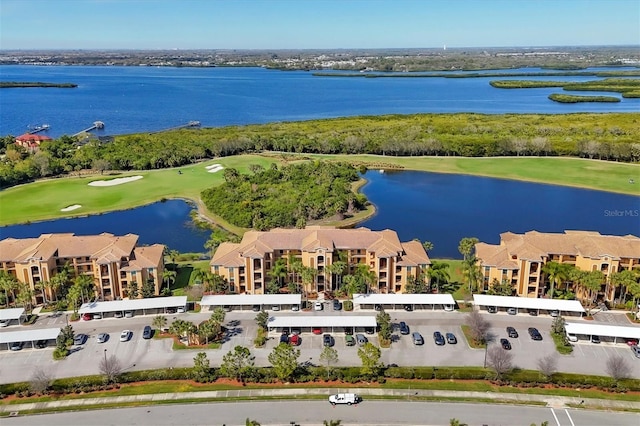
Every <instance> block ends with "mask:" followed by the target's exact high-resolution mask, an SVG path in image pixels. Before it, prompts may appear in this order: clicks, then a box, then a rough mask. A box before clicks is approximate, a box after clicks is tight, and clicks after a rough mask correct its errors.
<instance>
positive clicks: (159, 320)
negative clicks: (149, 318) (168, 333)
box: [151, 315, 167, 330]
mask: <svg viewBox="0 0 640 426" xmlns="http://www.w3.org/2000/svg"><path fill="white" fill-rule="evenodd" d="M151 325H152V326H153V328H155V329H157V330H162V329H163V328H165V327H166V326H167V318H166V317H164V316H162V315H158V316H156V317H155V318H154V319H153V322H152V323H151Z"/></svg>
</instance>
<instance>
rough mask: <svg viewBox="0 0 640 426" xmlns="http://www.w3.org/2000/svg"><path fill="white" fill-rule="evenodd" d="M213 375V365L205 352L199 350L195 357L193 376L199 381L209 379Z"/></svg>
mask: <svg viewBox="0 0 640 426" xmlns="http://www.w3.org/2000/svg"><path fill="white" fill-rule="evenodd" d="M210 377H211V365H210V361H209V358H207V354H206V353H205V352H198V353H197V354H196V356H195V357H194V358H193V378H194V379H195V380H196V381H199V382H205V381H208V380H209V378H210Z"/></svg>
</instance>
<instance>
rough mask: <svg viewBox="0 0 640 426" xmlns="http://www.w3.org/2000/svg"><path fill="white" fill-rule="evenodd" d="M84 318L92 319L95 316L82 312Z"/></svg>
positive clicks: (85, 319) (86, 319)
mask: <svg viewBox="0 0 640 426" xmlns="http://www.w3.org/2000/svg"><path fill="white" fill-rule="evenodd" d="M82 319H83V320H84V321H91V320H92V319H93V316H92V315H91V314H82Z"/></svg>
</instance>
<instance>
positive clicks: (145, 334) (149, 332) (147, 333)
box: [142, 325, 153, 339]
mask: <svg viewBox="0 0 640 426" xmlns="http://www.w3.org/2000/svg"><path fill="white" fill-rule="evenodd" d="M151 337H153V329H152V328H151V327H150V326H148V325H145V326H144V330H142V338H143V339H151Z"/></svg>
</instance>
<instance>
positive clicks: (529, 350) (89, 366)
mask: <svg viewBox="0 0 640 426" xmlns="http://www.w3.org/2000/svg"><path fill="white" fill-rule="evenodd" d="M327 307H328V306H327ZM269 313H270V315H291V314H292V313H291V312H288V311H285V312H282V313H280V312H269ZM371 313H372V312H360V313H348V312H344V311H341V312H333V311H332V310H331V309H330V307H329V308H328V309H326V308H325V310H324V311H320V312H314V311H310V312H299V313H298V314H299V315H318V316H322V315H358V314H363V315H371ZM389 314H390V315H391V319H392V322H393V323H394V324H395V325H396V326H395V327H394V332H393V336H394V339H393V343H392V344H391V347H390V348H388V349H382V358H381V362H382V363H384V364H385V365H388V364H397V365H399V366H419V365H433V366H482V365H483V363H484V356H485V351H484V349H472V348H470V347H469V345H468V343H467V341H466V339H465V337H464V335H463V333H462V329H461V328H460V326H461V325H462V324H463V323H464V321H465V316H466V315H465V314H464V313H461V312H444V311H428V312H420V311H414V312H405V311H392V312H389ZM255 315H256V314H255V312H247V311H242V312H238V311H232V312H228V313H227V315H226V319H225V327H226V328H227V330H228V332H227V335H226V337H225V341H224V342H223V344H222V346H221V348H220V349H207V350H205V352H206V353H207V355H208V357H209V359H210V360H211V365H212V366H216V365H219V364H220V362H221V361H222V357H223V356H224V355H225V354H226V353H227V352H228V351H230V350H232V349H233V347H235V346H236V345H240V346H246V347H248V348H250V349H251V352H252V354H253V355H255V358H256V365H259V366H266V365H269V362H268V359H267V357H268V355H269V353H270V352H271V351H272V349H273V348H274V347H275V346H276V345H278V344H279V342H280V333H278V332H272V333H270V334H269V339H268V340H267V343H266V345H265V347H263V348H255V347H254V345H253V340H254V338H255V336H256V333H257V325H256V323H255V320H254V318H255ZM483 315H484V316H485V318H486V319H487V320H488V321H490V323H491V324H492V327H491V330H490V332H491V333H492V334H493V335H494V336H495V337H496V339H495V340H494V342H492V343H491V345H499V344H500V343H499V339H500V338H508V336H507V332H506V327H507V326H513V327H515V328H516V330H517V331H518V333H519V337H518V338H508V339H509V341H510V343H511V346H512V349H511V353H512V355H513V364H514V365H515V366H517V367H520V368H527V369H537V361H538V359H539V358H541V357H543V356H545V355H548V354H554V353H556V350H555V346H554V344H553V341H552V339H551V336H550V334H549V329H550V326H551V321H552V319H551V318H550V317H544V316H539V317H530V316H529V315H506V314H504V315H502V314H483ZM209 316H210V313H209V312H206V313H198V314H194V313H185V314H170V315H165V317H166V318H167V320H168V323H169V324H170V323H171V322H172V321H174V320H175V319H178V318H179V319H184V320H188V321H192V322H193V323H195V324H198V323H200V322H201V321H204V320H206V319H207V318H209ZM153 318H154V316H153V315H148V316H136V317H134V318H107V319H102V320H91V321H77V322H74V323H71V324H72V325H73V327H74V330H75V333H76V334H78V333H84V334H87V335H88V339H87V341H86V343H84V344H83V345H80V346H78V347H74V348H73V350H72V353H71V354H70V355H69V356H68V357H67V359H65V360H62V361H54V360H53V359H52V355H51V353H52V351H53V347H52V346H51V347H49V348H46V349H31V347H30V345H29V344H27V345H25V348H24V349H23V350H21V351H16V352H11V351H8V350H6V349H5V350H1V351H0V365H1V367H0V371H1V373H2V374H1V379H0V380H1V381H2V382H15V381H23V380H28V377H29V376H30V374H31V372H32V371H33V370H34V369H35V368H36V367H37V366H41V367H43V368H45V369H46V370H47V371H48V372H50V373H51V374H52V375H53V376H54V377H69V376H77V375H84V374H99V361H100V359H102V358H103V357H104V356H105V349H106V355H107V356H111V355H115V356H116V357H117V358H118V359H119V360H120V362H121V364H122V367H123V368H125V369H130V370H139V369H152V368H161V367H183V366H192V365H193V357H194V356H195V354H196V353H197V352H199V351H202V349H198V350H175V351H174V350H172V340H171V339H150V340H145V339H142V329H143V328H144V326H145V325H150V324H151V322H152V320H153ZM400 321H405V322H406V323H407V325H408V326H409V327H410V333H413V332H415V331H417V332H419V333H421V334H422V336H423V338H424V345H422V346H416V345H414V344H413V342H412V338H411V334H409V335H401V334H400V331H399V328H398V326H397V324H398V323H399V322H400ZM65 324H66V315H64V314H63V315H58V316H53V315H51V316H41V317H40V318H39V319H38V321H37V322H36V324H35V325H33V326H29V327H38V328H50V327H63V326H64V325H65ZM531 326H533V327H536V328H537V329H538V330H539V331H540V333H541V334H542V337H543V339H542V340H541V341H534V340H532V339H531V337H530V336H529V334H528V333H527V328H528V327H531ZM25 327H26V326H18V325H15V326H10V327H6V328H5V329H4V330H6V331H18V330H20V329H24V328H25ZM124 329H129V330H132V331H133V337H132V338H131V340H130V341H127V342H120V340H119V336H120V332H121V331H122V330H124ZM4 330H3V331H4ZM324 331H325V330H323V332H324ZM435 331H440V332H441V333H442V334H443V335H444V334H446V333H448V332H451V333H453V334H455V336H456V338H457V341H458V342H457V344H455V345H452V344H449V343H446V344H445V345H443V346H437V345H436V344H435V343H434V340H433V333H434V332H435ZM102 332H105V333H109V335H110V338H109V340H107V341H106V342H105V343H98V342H97V339H96V336H97V335H98V334H99V333H102ZM331 334H332V335H333V337H334V339H335V346H334V348H335V349H336V350H337V351H338V357H339V361H338V365H341V366H348V365H354V366H357V365H361V361H360V359H359V358H358V355H357V354H358V346H357V345H356V346H351V347H348V346H346V344H345V339H344V333H338V332H334V333H331ZM365 335H366V337H367V338H368V340H369V341H370V342H371V343H373V344H374V345H378V344H379V342H378V337H377V335H375V334H374V335H369V334H365ZM297 348H298V349H300V351H301V356H300V358H299V361H300V362H301V363H305V364H315V365H321V362H320V359H319V357H320V353H321V352H322V350H323V340H322V334H319V335H316V334H313V333H311V332H303V333H301V343H300V345H299V346H297ZM614 353H615V354H620V355H622V356H623V357H625V359H627V360H628V361H629V364H630V365H631V366H632V368H633V374H634V377H640V359H638V358H635V357H634V356H633V354H632V352H631V350H630V349H629V348H628V347H627V345H626V344H624V343H618V344H613V343H607V342H603V343H601V344H599V345H598V344H592V343H590V342H578V343H576V344H575V345H574V351H573V353H572V354H570V355H557V356H558V368H559V370H560V371H567V372H576V373H585V374H601V375H606V374H607V373H606V360H607V359H608V357H609V356H611V354H614Z"/></svg>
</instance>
